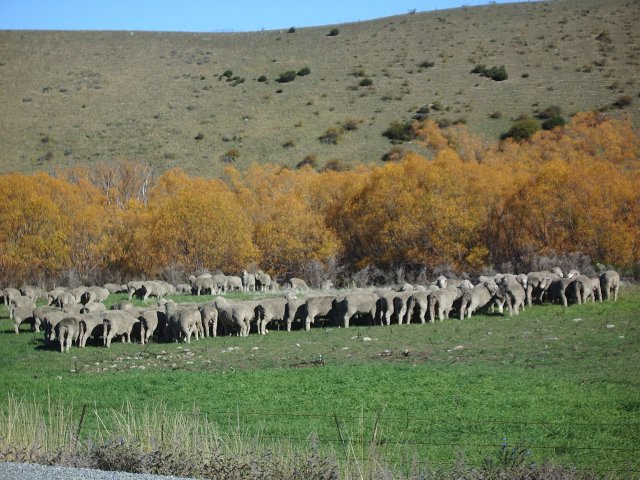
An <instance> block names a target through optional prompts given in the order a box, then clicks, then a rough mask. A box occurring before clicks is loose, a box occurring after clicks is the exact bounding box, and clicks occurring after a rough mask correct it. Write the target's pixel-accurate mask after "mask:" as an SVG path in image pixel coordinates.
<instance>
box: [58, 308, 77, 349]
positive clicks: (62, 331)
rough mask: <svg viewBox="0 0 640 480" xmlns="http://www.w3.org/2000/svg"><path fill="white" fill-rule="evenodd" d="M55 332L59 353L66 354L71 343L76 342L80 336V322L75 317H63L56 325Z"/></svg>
mask: <svg viewBox="0 0 640 480" xmlns="http://www.w3.org/2000/svg"><path fill="white" fill-rule="evenodd" d="M56 330H57V336H58V341H59V342H60V353H64V352H65V351H66V352H68V351H69V349H70V348H71V343H72V342H75V341H77V340H78V336H79V335H80V321H79V320H78V318H77V317H64V318H63V319H62V320H60V322H59V323H58V325H56Z"/></svg>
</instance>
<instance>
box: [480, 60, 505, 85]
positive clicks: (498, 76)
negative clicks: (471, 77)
mask: <svg viewBox="0 0 640 480" xmlns="http://www.w3.org/2000/svg"><path fill="white" fill-rule="evenodd" d="M471 73H477V74H478V75H480V76H481V77H487V78H490V79H492V80H495V81H496V82H502V81H503V80H507V79H508V78H509V75H507V69H506V68H505V67H504V65H503V66H500V67H488V68H487V66H486V65H482V64H479V65H476V66H475V67H473V69H472V70H471Z"/></svg>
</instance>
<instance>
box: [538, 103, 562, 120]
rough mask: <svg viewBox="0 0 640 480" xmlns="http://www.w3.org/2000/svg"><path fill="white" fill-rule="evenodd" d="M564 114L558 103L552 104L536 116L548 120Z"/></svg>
mask: <svg viewBox="0 0 640 480" xmlns="http://www.w3.org/2000/svg"><path fill="white" fill-rule="evenodd" d="M560 115H562V109H561V108H560V107H559V106H558V105H550V106H548V107H547V108H545V109H544V110H542V111H541V112H538V113H537V114H536V117H537V118H539V119H540V120H547V119H549V118H553V117H559V116H560Z"/></svg>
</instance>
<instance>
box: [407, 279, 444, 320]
mask: <svg viewBox="0 0 640 480" xmlns="http://www.w3.org/2000/svg"><path fill="white" fill-rule="evenodd" d="M437 290H441V288H439V287H438V286H437V285H436V284H431V285H429V286H427V287H425V288H424V290H414V291H413V294H412V295H411V296H410V297H409V298H408V299H407V324H409V323H411V320H413V319H414V318H416V317H417V318H418V319H419V320H420V323H426V321H427V312H429V300H430V297H429V295H430V294H431V293H432V292H435V291H437Z"/></svg>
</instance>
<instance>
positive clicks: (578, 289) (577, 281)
mask: <svg viewBox="0 0 640 480" xmlns="http://www.w3.org/2000/svg"><path fill="white" fill-rule="evenodd" d="M595 289H596V287H595V285H594V282H593V280H592V279H591V278H589V277H587V276H586V275H578V276H577V277H575V278H573V282H572V283H571V284H570V285H569V286H568V287H567V291H570V292H571V293H572V294H573V297H574V298H575V300H576V303H577V304H578V305H581V304H583V303H587V301H588V300H589V299H591V300H593V301H594V302H595V301H596V298H595Z"/></svg>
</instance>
